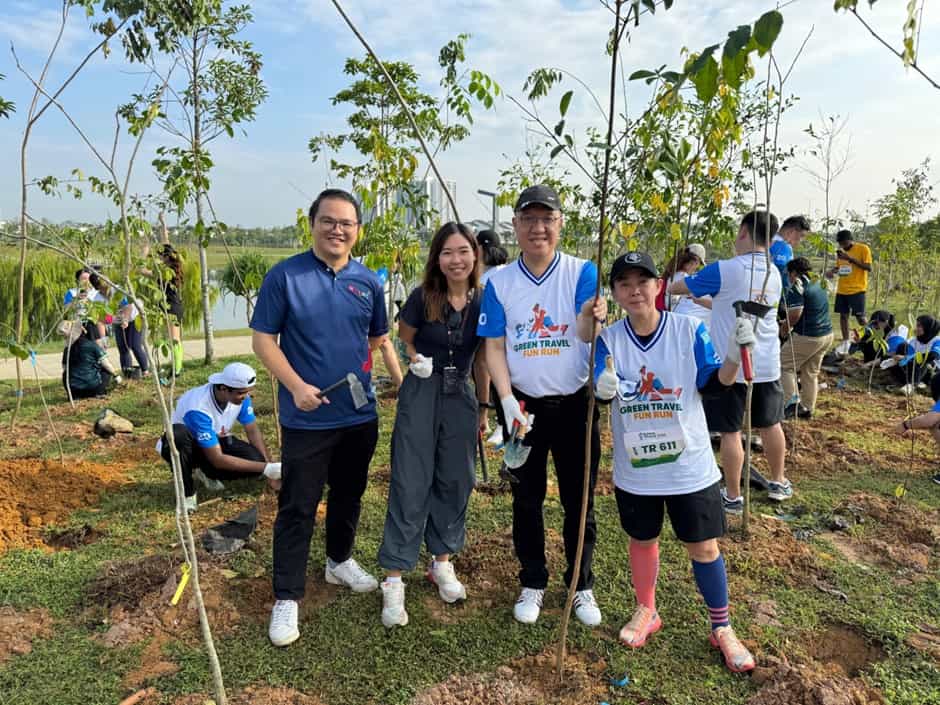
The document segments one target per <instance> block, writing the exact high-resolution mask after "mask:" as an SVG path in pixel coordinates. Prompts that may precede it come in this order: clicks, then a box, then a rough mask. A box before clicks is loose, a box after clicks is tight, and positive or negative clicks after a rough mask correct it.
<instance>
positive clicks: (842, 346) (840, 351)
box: [836, 340, 852, 357]
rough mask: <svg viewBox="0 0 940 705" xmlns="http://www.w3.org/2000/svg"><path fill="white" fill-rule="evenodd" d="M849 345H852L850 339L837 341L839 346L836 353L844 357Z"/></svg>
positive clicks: (847, 352)
mask: <svg viewBox="0 0 940 705" xmlns="http://www.w3.org/2000/svg"><path fill="white" fill-rule="evenodd" d="M851 347H852V341H850V340H843V341H842V342H841V343H839V346H838V347H837V348H836V355H839V356H840V357H845V356H846V355H848V354H849V348H851Z"/></svg>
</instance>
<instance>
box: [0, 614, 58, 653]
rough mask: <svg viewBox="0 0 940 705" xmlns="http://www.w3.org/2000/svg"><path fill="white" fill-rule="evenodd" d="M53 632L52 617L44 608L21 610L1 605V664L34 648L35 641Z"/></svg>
mask: <svg viewBox="0 0 940 705" xmlns="http://www.w3.org/2000/svg"><path fill="white" fill-rule="evenodd" d="M51 634H52V617H51V616H50V614H49V612H47V611H46V610H44V609H31V610H26V611H24V612H19V611H17V610H15V609H13V608H12V607H0V664H2V663H3V662H4V661H6V660H8V659H10V658H12V657H13V656H22V655H24V654H28V653H29V652H30V651H32V650H33V641H35V640H36V639H42V638H44V637H47V636H49V635H51Z"/></svg>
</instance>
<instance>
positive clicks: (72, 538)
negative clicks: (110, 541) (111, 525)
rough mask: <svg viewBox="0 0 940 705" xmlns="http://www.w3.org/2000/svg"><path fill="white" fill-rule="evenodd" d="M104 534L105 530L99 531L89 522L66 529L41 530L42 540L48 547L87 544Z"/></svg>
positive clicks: (105, 533) (66, 547)
mask: <svg viewBox="0 0 940 705" xmlns="http://www.w3.org/2000/svg"><path fill="white" fill-rule="evenodd" d="M106 535H107V532H106V531H99V530H98V529H96V528H94V527H93V526H92V525H91V524H82V525H81V526H73V527H70V528H67V529H55V528H50V529H47V530H46V531H44V532H43V541H44V542H45V543H46V545H47V546H49V547H50V548H59V549H73V548H78V547H79V546H87V545H88V544H90V543H94V542H95V541H98V540H99V539H101V538H103V537H105V536H106Z"/></svg>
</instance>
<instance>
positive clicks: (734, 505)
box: [721, 483, 772, 516]
mask: <svg viewBox="0 0 940 705" xmlns="http://www.w3.org/2000/svg"><path fill="white" fill-rule="evenodd" d="M771 484H772V483H771ZM721 503H722V504H723V505H724V508H725V513H727V514H734V515H736V516H740V515H742V514H744V497H735V498H734V499H731V497H729V496H728V492H727V490H725V488H724V487H722V488H721Z"/></svg>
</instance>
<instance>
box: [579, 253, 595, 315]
mask: <svg viewBox="0 0 940 705" xmlns="http://www.w3.org/2000/svg"><path fill="white" fill-rule="evenodd" d="M595 293H597V265H596V264H594V262H592V261H591V260H587V261H585V263H584V266H583V267H581V274H580V275H579V276H578V285H577V287H576V288H575V291H574V312H575V313H576V314H577V313H581V307H582V306H584V302H585V301H587V300H588V299H592V298H594V294H595Z"/></svg>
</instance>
